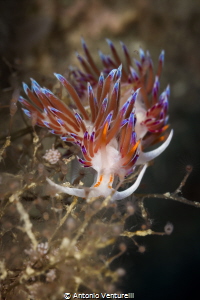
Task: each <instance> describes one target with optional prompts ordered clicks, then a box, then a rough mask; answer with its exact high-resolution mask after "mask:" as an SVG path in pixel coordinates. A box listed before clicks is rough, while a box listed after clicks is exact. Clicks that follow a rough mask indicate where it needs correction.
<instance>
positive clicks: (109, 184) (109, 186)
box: [108, 175, 114, 189]
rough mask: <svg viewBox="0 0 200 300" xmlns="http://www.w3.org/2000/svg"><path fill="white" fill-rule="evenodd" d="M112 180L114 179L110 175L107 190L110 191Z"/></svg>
mask: <svg viewBox="0 0 200 300" xmlns="http://www.w3.org/2000/svg"><path fill="white" fill-rule="evenodd" d="M113 179H114V177H113V176H112V175H110V180H109V182H108V188H109V189H112V183H113Z"/></svg>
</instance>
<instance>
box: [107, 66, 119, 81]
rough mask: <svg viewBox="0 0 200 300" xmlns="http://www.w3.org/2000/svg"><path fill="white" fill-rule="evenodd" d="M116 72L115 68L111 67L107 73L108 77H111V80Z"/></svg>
mask: <svg viewBox="0 0 200 300" xmlns="http://www.w3.org/2000/svg"><path fill="white" fill-rule="evenodd" d="M116 72H117V69H113V70H112V71H110V73H109V74H108V77H110V78H111V80H112V79H113V78H114V76H115V74H116Z"/></svg>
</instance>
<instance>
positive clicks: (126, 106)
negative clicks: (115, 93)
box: [120, 100, 130, 115]
mask: <svg viewBox="0 0 200 300" xmlns="http://www.w3.org/2000/svg"><path fill="white" fill-rule="evenodd" d="M129 103H130V101H129V100H127V101H126V102H125V103H124V105H123V106H122V108H121V109H120V113H121V114H123V115H124V114H125V112H126V110H127V108H128V106H129Z"/></svg>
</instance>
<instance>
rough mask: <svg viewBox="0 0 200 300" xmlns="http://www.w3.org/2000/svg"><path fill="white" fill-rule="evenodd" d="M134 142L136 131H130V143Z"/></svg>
mask: <svg viewBox="0 0 200 300" xmlns="http://www.w3.org/2000/svg"><path fill="white" fill-rule="evenodd" d="M135 143H136V133H135V131H132V134H131V145H135Z"/></svg>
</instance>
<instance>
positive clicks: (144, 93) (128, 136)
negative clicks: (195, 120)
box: [19, 40, 173, 200]
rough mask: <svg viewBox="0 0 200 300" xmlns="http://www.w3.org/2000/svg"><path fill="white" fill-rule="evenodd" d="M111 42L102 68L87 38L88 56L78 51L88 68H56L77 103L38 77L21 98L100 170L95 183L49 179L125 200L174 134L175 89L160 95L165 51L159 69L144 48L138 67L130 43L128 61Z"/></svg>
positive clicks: (81, 192)
mask: <svg viewBox="0 0 200 300" xmlns="http://www.w3.org/2000/svg"><path fill="white" fill-rule="evenodd" d="M107 42H108V44H109V47H110V50H111V56H110V55H104V54H103V53H102V52H100V58H101V61H102V64H103V67H102V72H100V70H99V68H98V67H97V65H96V64H95V62H94V60H93V58H92V56H91V54H90V52H89V50H88V47H87V46H86V43H85V42H84V40H82V47H83V50H84V54H85V56H84V57H83V56H80V55H79V54H77V57H78V59H79V61H80V63H81V65H82V70H79V69H74V70H72V71H71V76H70V77H69V78H68V79H66V78H65V77H63V76H62V75H59V74H55V76H56V77H57V79H58V80H59V81H60V83H61V84H62V86H64V88H65V89H66V90H67V92H68V94H69V95H70V97H71V99H72V100H73V103H74V104H75V105H76V109H75V110H71V109H70V108H69V107H68V106H67V105H65V104H64V102H62V101H61V100H60V99H59V98H58V96H56V94H53V93H52V92H51V91H50V90H49V89H47V88H42V87H40V86H39V84H38V83H37V82H36V81H34V80H32V87H31V89H29V87H28V86H27V85H26V84H24V91H25V93H26V95H27V96H28V98H29V100H30V101H27V100H26V99H24V98H23V97H21V96H20V98H19V101H20V102H21V104H22V105H23V106H24V107H25V108H24V109H23V110H24V112H25V113H26V115H28V116H29V117H30V118H32V117H34V118H36V124H37V125H39V126H42V127H47V128H49V129H50V130H51V132H52V133H54V134H56V135H59V136H60V137H61V139H62V140H63V141H67V142H71V143H74V144H76V145H78V146H79V147H80V151H81V156H82V157H81V158H78V159H79V161H80V163H81V164H82V165H83V166H84V167H91V168H93V169H94V170H95V171H96V179H95V182H94V184H93V185H92V186H91V187H90V188H89V189H88V188H87V189H85V188H72V187H71V188H70V187H64V186H60V185H58V184H55V183H54V182H52V181H51V180H50V179H47V180H48V182H49V184H50V185H52V186H54V187H55V188H56V189H57V190H58V191H61V192H64V193H67V194H69V195H74V196H78V197H82V198H91V197H99V196H103V197H107V196H110V195H111V196H112V200H120V199H123V198H126V197H128V196H130V195H131V194H132V193H133V192H134V191H135V190H136V189H137V188H138V186H139V184H140V182H141V180H142V177H143V175H144V173H145V170H146V168H147V163H148V162H149V161H150V160H152V159H154V158H155V157H157V156H158V155H160V154H161V153H162V152H163V151H164V150H165V149H166V148H167V146H168V145H169V143H170V141H171V139H172V135H173V130H171V132H170V133H169V132H167V128H168V126H169V125H167V122H168V116H167V113H168V98H169V94H170V89H169V86H167V88H166V89H165V90H164V91H163V92H162V93H161V94H160V96H159V77H160V74H161V71H162V67H163V62H164V51H162V52H161V54H160V56H159V62H158V68H157V72H156V73H154V70H153V64H152V60H151V57H150V54H149V52H148V51H147V52H146V53H144V51H143V50H142V49H140V51H139V54H140V61H138V60H134V63H135V65H136V68H137V71H136V70H135V69H134V68H133V67H132V59H131V57H130V55H129V52H128V49H127V47H126V46H125V45H124V44H123V43H121V46H122V50H123V53H124V61H125V63H123V64H122V62H121V59H120V57H119V54H118V52H117V51H116V49H115V47H114V45H113V43H112V42H111V41H110V40H107ZM83 103H87V107H86V106H85V105H83ZM158 142H162V144H161V146H159V147H157V148H156V149H155V150H152V151H150V152H146V151H145V150H146V148H147V147H148V146H151V145H154V144H157V143H158ZM137 166H143V167H142V169H141V171H140V173H139V175H138V177H137V179H136V180H135V182H134V183H133V185H132V186H130V187H129V188H128V189H126V190H124V191H120V192H119V191H117V190H116V189H115V187H116V186H117V185H118V183H120V182H123V180H124V178H125V177H126V176H128V175H130V174H131V173H134V172H136V171H137V170H138V167H137ZM88 191H89V192H88Z"/></svg>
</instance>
